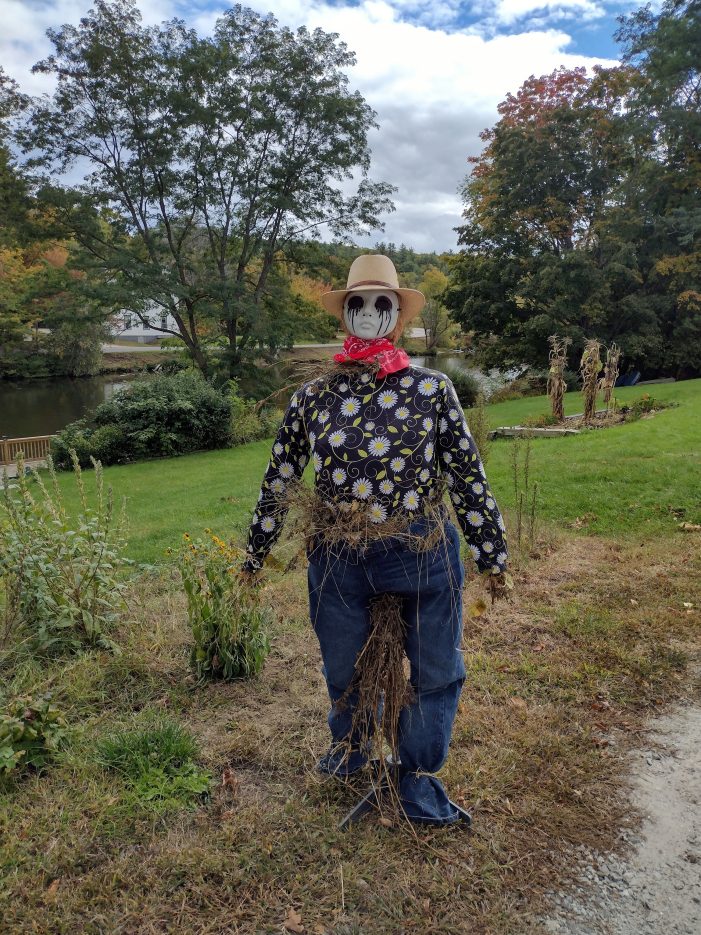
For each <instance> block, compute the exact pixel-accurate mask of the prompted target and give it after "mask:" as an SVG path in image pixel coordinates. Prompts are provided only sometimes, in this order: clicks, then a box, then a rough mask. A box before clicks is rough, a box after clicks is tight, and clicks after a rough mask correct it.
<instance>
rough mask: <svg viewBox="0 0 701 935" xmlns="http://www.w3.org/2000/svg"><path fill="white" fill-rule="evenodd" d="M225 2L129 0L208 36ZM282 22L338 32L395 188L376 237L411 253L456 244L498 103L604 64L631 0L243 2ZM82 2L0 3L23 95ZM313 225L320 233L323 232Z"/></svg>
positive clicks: (34, 89) (39, 84) (1, 51)
mask: <svg viewBox="0 0 701 935" xmlns="http://www.w3.org/2000/svg"><path fill="white" fill-rule="evenodd" d="M231 5H233V4H227V3H218V2H216V0H192V2H185V0H148V2H147V0H139V6H140V8H141V10H142V12H143V18H144V21H145V22H147V23H156V22H161V21H162V20H164V19H169V18H171V17H173V16H178V17H180V18H182V19H184V20H185V21H186V22H188V23H189V24H190V25H192V26H194V27H196V28H197V30H198V31H199V32H200V34H202V35H205V34H209V33H210V32H211V29H212V26H213V23H214V22H215V20H216V19H217V16H218V15H219V13H220V12H221V11H222V10H224V9H226V8H227V7H228V6H231ZM247 5H248V6H251V7H253V8H254V9H256V10H258V11H260V12H263V13H267V12H273V13H274V14H275V16H276V17H277V19H278V20H279V21H280V22H281V23H284V24H286V25H289V26H293V27H294V26H300V25H307V26H309V27H312V28H314V27H317V26H320V27H321V28H323V29H325V30H326V31H329V32H337V33H339V34H340V36H341V38H342V39H343V40H344V41H345V42H346V43H347V44H348V46H349V47H350V48H351V49H353V50H354V51H355V53H356V55H357V65H356V66H355V68H354V69H352V72H351V76H350V77H351V82H352V84H353V86H354V87H356V88H357V89H358V90H359V91H360V92H361V93H362V94H363V96H364V97H365V98H366V100H367V101H368V103H369V104H370V105H371V106H372V107H373V108H374V109H375V110H376V112H377V115H378V122H379V124H380V127H379V130H376V131H373V134H372V137H371V146H372V152H373V164H372V170H371V175H372V177H373V178H375V179H378V180H380V179H381V180H385V181H389V182H392V183H393V184H394V185H396V186H398V188H399V191H398V193H397V195H396V197H395V204H396V208H397V210H396V212H395V213H393V214H391V215H388V216H387V217H386V218H385V219H384V220H385V232H384V233H382V234H381V233H379V232H375V233H373V234H372V235H371V236H370V237H369V238H368V239H367V240H366V241H365V242H364V243H365V244H366V245H372V244H374V243H375V242H376V241H377V240H378V239H380V238H381V239H383V240H386V241H394V242H395V243H396V244H399V243H406V244H407V245H409V246H412V247H414V248H415V249H417V250H450V249H455V248H456V234H455V231H454V228H455V226H456V225H457V224H459V223H460V210H461V205H460V198H459V195H458V188H459V186H460V184H461V181H462V180H463V179H464V177H465V174H466V172H467V170H468V165H467V161H466V160H467V157H468V156H470V155H476V154H477V153H479V151H480V149H481V145H482V144H481V141H480V139H479V135H478V134H479V132H480V130H482V129H483V128H484V127H487V126H490V125H492V124H493V123H494V121H495V119H496V117H497V111H496V107H497V104H498V103H499V102H500V101H501V100H503V98H504V97H505V95H506V94H507V93H508V92H509V91H516V90H517V89H518V87H519V85H520V84H521V83H522V82H523V81H524V80H525V79H526V78H528V77H529V75H544V74H548V73H549V72H551V71H553V70H554V69H555V68H557V67H559V66H560V65H564V66H566V67H569V68H572V67H575V66H577V65H585V66H587V67H589V68H590V67H591V66H593V65H595V64H597V63H601V64H613V63H615V61H616V58H617V55H618V50H617V47H616V44H615V43H614V41H613V38H612V36H613V33H614V31H615V29H616V16H617V15H618V14H620V13H621V12H627V11H629V10H631V9H635V8H636V7H638V6H642V5H643V2H642V0H641V2H639V3H638V2H635V0H633V2H630V0H474V2H460V0H436V2H432V3H431V2H429V3H427V2H420V0H248V4H247ZM89 7H90V3H89V0H85V2H81V0H0V13H1V14H2V23H3V35H2V38H1V39H0V61H1V62H2V64H3V66H4V68H5V70H6V72H7V73H8V74H9V75H11V76H12V77H13V78H15V79H16V80H17V81H18V82H19V84H20V86H21V88H22V89H23V90H24V91H26V92H27V93H31V94H36V93H40V92H42V91H47V90H51V85H50V84H48V83H47V81H48V79H47V77H46V76H43V75H32V74H31V72H30V69H31V66H32V65H33V64H34V63H35V62H37V61H38V60H39V59H41V58H43V57H44V56H45V55H47V54H48V53H49V52H50V51H52V46H51V43H50V42H49V40H48V39H47V38H46V35H45V33H46V30H47V28H49V27H51V26H54V27H55V26H60V25H61V24H63V23H77V22H78V20H79V19H80V17H81V16H82V15H83V14H84V13H85V12H86V11H87V10H88V9H89ZM322 230H323V229H322Z"/></svg>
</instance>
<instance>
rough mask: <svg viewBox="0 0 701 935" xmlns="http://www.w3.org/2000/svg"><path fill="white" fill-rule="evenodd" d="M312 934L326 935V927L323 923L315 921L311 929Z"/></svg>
mask: <svg viewBox="0 0 701 935" xmlns="http://www.w3.org/2000/svg"><path fill="white" fill-rule="evenodd" d="M312 932H314V935H328V929H327V928H326V926H325V925H322V924H321V922H317V923H316V924H315V925H314V928H313V929H312Z"/></svg>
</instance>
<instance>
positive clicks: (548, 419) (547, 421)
mask: <svg viewBox="0 0 701 935" xmlns="http://www.w3.org/2000/svg"><path fill="white" fill-rule="evenodd" d="M559 421H560V420H559V419H558V418H557V417H556V416H554V415H553V414H552V412H542V413H541V414H540V415H539V416H528V417H527V418H526V419H522V420H521V424H522V425H528V426H530V427H531V428H537V429H543V428H547V427H548V426H549V425H558V424H559Z"/></svg>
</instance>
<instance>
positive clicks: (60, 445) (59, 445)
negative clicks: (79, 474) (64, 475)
mask: <svg viewBox="0 0 701 935" xmlns="http://www.w3.org/2000/svg"><path fill="white" fill-rule="evenodd" d="M92 434H93V430H92V429H91V428H90V427H89V426H88V423H87V421H86V420H85V419H78V421H77V422H71V423H70V424H69V425H67V426H66V427H65V428H64V429H62V430H61V431H60V432H59V433H58V434H57V435H54V437H53V438H52V439H51V459H52V461H53V465H54V467H56V468H58V469H59V470H61V471H67V470H69V469H70V468H71V467H72V465H73V461H72V458H71V451H74V452H75V454H76V457H77V459H78V464H80V466H81V467H88V466H89V465H90V463H91V461H90V456H91V455H92V443H91V437H92Z"/></svg>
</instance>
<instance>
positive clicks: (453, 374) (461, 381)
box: [444, 367, 482, 409]
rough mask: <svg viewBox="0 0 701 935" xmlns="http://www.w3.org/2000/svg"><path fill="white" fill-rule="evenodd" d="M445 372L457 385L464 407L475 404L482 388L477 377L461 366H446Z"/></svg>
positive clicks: (456, 390)
mask: <svg viewBox="0 0 701 935" xmlns="http://www.w3.org/2000/svg"><path fill="white" fill-rule="evenodd" d="M444 373H445V375H446V376H447V377H448V379H449V380H450V381H451V383H452V384H453V386H454V387H455V392H456V393H457V394H458V399H459V400H460V403H461V405H462V407H463V409H469V408H470V407H472V406H474V405H475V403H476V402H477V397H478V396H479V394H480V392H481V389H482V387H481V386H480V382H479V380H478V379H477V377H475V375H474V374H472V373H469V372H468V371H467V370H462V369H461V368H460V367H446V369H445V371H444Z"/></svg>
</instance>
